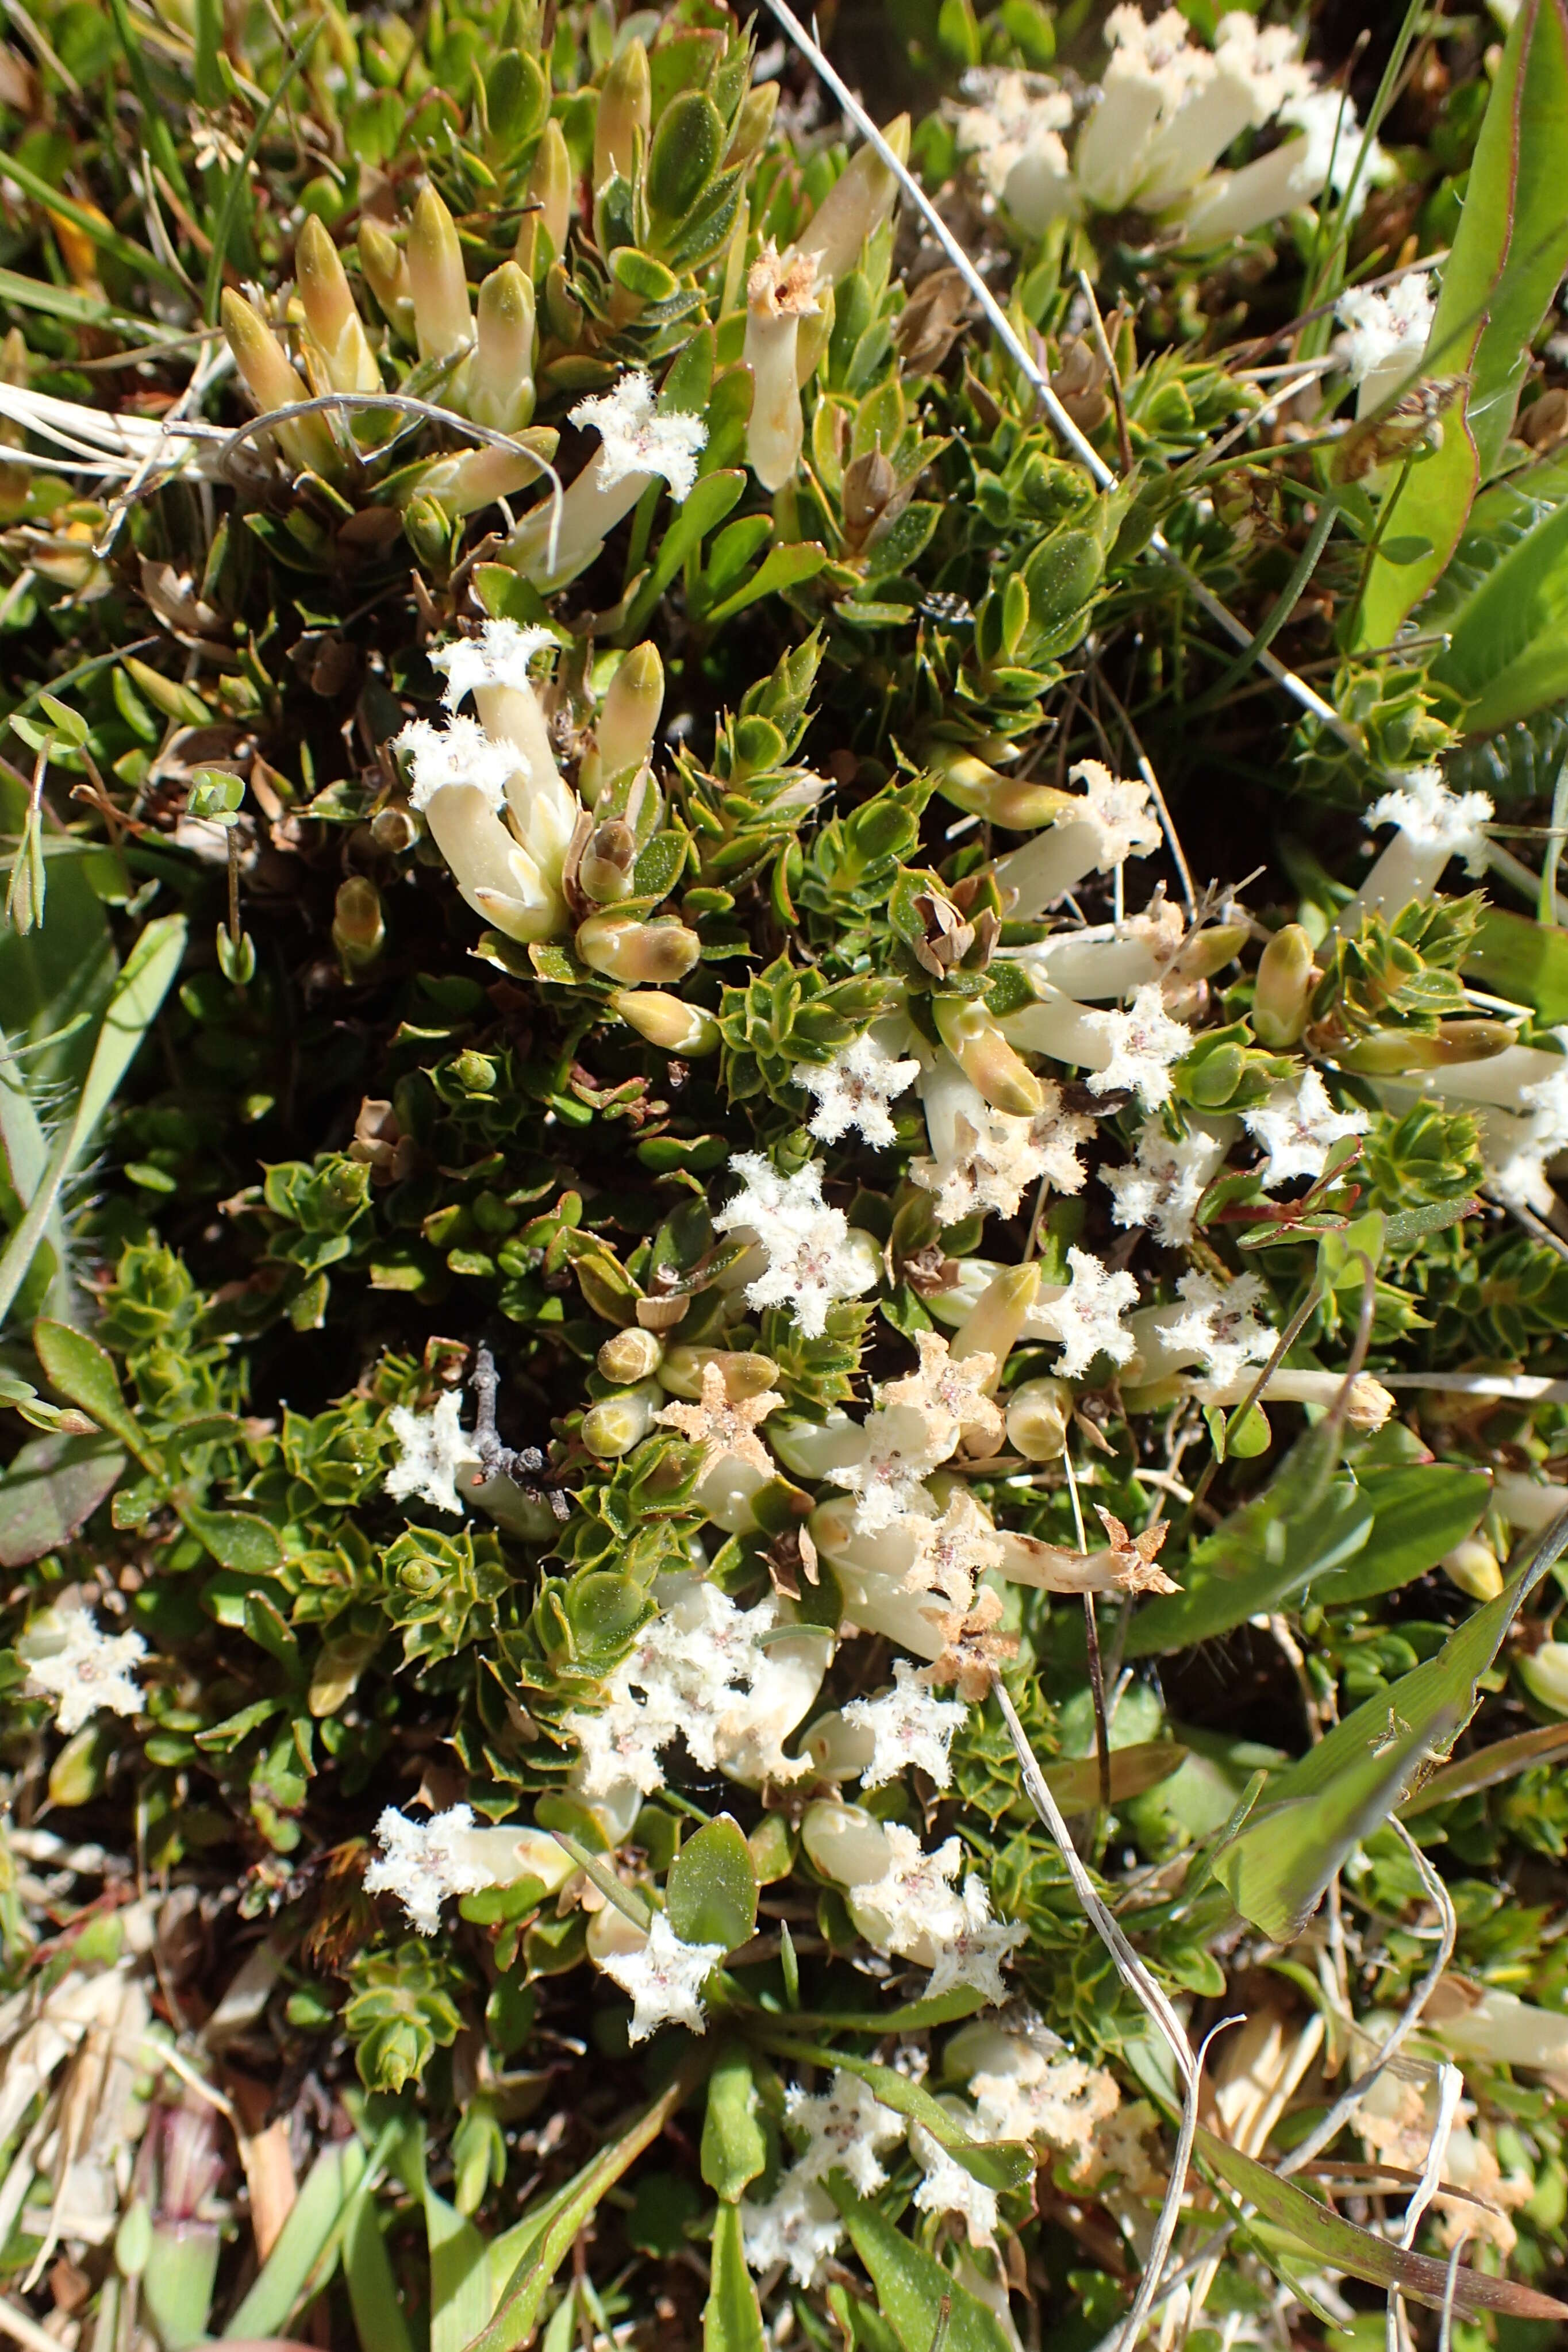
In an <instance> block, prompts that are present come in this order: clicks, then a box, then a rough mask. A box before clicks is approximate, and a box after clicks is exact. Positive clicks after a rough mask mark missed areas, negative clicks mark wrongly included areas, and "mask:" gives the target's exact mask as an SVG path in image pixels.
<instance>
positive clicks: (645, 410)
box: [571, 368, 708, 504]
mask: <svg viewBox="0 0 1568 2352" xmlns="http://www.w3.org/2000/svg"><path fill="white" fill-rule="evenodd" d="M571 415H572V422H573V424H574V425H580V426H584V427H585V426H587V425H592V426H593V427H594V430H595V432H596V433H597V434H598V436H599V441H600V445H601V446H600V453H599V458H598V469H599V470H598V481H599V487H600V488H601V489H606V490H607V489H609V488H612V487H613V486H614V484H616V482H624V481H625V480H626V478H627V476H628V475H632V474H647V475H649V476H651V475H654V474H658V475H662V477H663V478H664V479H665V481H667V482H668V485H669V491H670V496H671V497H672V498H673V499H675V500H676V501H677V503H678V504H679V501H680V500H681V499H684V498H686V497H687V496H688V495H689V492H690V490H691V488H692V487H693V485H694V484H695V482H696V480H697V460H698V458H699V457H700V456H701V454H702V451H703V449H704V447H705V446H706V445H707V440H708V427H707V425H705V424H704V423H703V421H702V419H701V417H700V416H688V415H681V414H679V413H677V414H675V415H660V414H659V410H658V397H657V395H656V394H655V392H654V388H653V380H652V378H651V377H650V376H649V375H648V373H647V370H646V369H645V368H628V369H627V371H626V374H625V375H624V376H622V378H621V380H620V382H619V383H617V384H616V385H614V386H613V387H612V388H611V390H610V391H608V392H597V393H595V394H592V396H591V397H590V398H588V399H587V400H580V401H579V402H578V403H577V405H576V407H575V408H574V409H573V411H572V412H571Z"/></svg>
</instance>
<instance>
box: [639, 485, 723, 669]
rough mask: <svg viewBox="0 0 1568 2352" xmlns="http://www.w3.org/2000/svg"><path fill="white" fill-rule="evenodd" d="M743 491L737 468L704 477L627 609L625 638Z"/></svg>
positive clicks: (644, 618)
mask: <svg viewBox="0 0 1568 2352" xmlns="http://www.w3.org/2000/svg"><path fill="white" fill-rule="evenodd" d="M745 487H746V477H745V473H744V471H743V470H742V468H740V467H734V468H731V469H727V470H725V471H723V472H721V473H716V474H704V475H703V477H702V478H701V480H700V482H699V483H698V484H697V486H696V488H694V489H693V490H692V491H691V493H690V495H689V497H688V498H687V499H685V500H684V501H683V503H682V504H681V506H680V508H679V510H678V512H677V514H676V516H675V520H673V521H672V522H671V524H670V526H669V529H668V530H667V531H666V532H665V534H664V537H663V538H662V539H661V540H660V541H659V545H658V554H657V555H656V556H655V557H654V560H653V563H652V566H651V567H650V569H649V570H648V572H647V574H646V575H645V577H644V579H643V581H642V583H641V585H640V586H639V588H638V589H637V593H636V595H635V596H634V597H633V598H632V601H631V603H630V604H628V605H627V607H626V624H625V635H626V636H627V637H635V636H636V635H637V632H638V631H639V630H640V629H641V628H642V627H643V626H644V625H645V624H646V623H647V618H648V616H649V614H651V613H653V612H654V611H655V610H656V609H657V607H658V601H659V598H660V597H661V596H662V595H663V594H664V592H665V590H666V589H667V588H668V586H669V583H670V582H671V581H672V580H673V579H674V578H675V575H676V573H677V572H679V570H680V568H681V566H682V564H683V563H684V562H686V560H687V558H688V556H690V555H695V554H696V552H697V550H698V549H699V548H700V546H701V544H702V541H704V540H705V539H706V538H707V536H708V533H709V532H710V530H716V529H717V528H718V526H719V524H720V523H721V522H722V521H723V520H724V518H725V516H726V515H727V514H728V513H729V511H730V509H731V507H732V506H733V505H734V504H735V501H736V500H737V499H739V497H740V495H741V493H742V490H743V489H744V488H745Z"/></svg>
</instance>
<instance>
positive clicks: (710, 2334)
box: [702, 2205, 766, 2352]
mask: <svg viewBox="0 0 1568 2352" xmlns="http://www.w3.org/2000/svg"><path fill="white" fill-rule="evenodd" d="M710 2264H711V2268H710V2273H709V2279H710V2284H709V2288H708V2301H707V2303H706V2305H704V2306H703V2312H702V2352H763V2345H764V2343H765V2342H766V2338H765V2336H763V2307H762V2305H761V2304H760V2303H759V2302H758V2300H757V2290H756V2284H755V2283H754V2281H753V2280H752V2273H751V2272H750V2271H749V2270H748V2269H747V2267H746V2250H745V2245H744V2242H743V2239H742V2230H741V2210H740V2208H739V2206H737V2205H721V2206H720V2208H719V2211H718V2216H717V2218H716V2220H715V2221H714V2223H713V2248H712V2252H711V2254H710Z"/></svg>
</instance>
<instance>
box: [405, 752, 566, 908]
mask: <svg viewBox="0 0 1568 2352" xmlns="http://www.w3.org/2000/svg"><path fill="white" fill-rule="evenodd" d="M394 749H395V750H397V751H405V752H406V753H407V755H408V760H409V766H410V770H411V773H412V777H413V792H412V793H411V795H410V797H411V799H412V802H413V804H414V806H415V807H416V809H417V810H419V812H420V813H421V814H422V815H423V816H424V818H425V822H426V824H427V825H428V826H429V828H430V833H431V837H432V839H433V840H434V842H435V844H436V846H437V849H438V850H439V851H440V853H441V855H442V856H443V857H444V858H445V859H446V861H447V865H448V866H449V867H450V868H451V871H452V878H453V880H454V881H455V882H456V883H457V885H458V890H459V892H460V893H461V895H462V898H463V899H464V900H465V902H466V903H467V904H468V906H470V907H471V908H473V910H474V912H475V914H477V915H479V916H480V917H482V918H483V919H484V920H485V921H486V922H488V923H493V924H494V925H495V927H496V929H497V930H499V931H504V932H505V933H506V935H507V937H508V938H509V939H514V940H548V939H552V938H554V937H555V936H556V934H557V933H559V932H561V931H563V930H564V929H566V908H565V903H564V901H563V898H562V897H561V894H560V891H559V889H558V888H557V887H556V881H557V880H558V879H559V873H560V864H559V859H557V860H556V864H555V871H554V877H553V878H552V877H551V875H550V874H549V873H548V871H547V870H546V866H542V865H541V863H540V860H539V859H538V858H537V857H535V856H533V855H532V854H531V851H530V850H529V849H527V848H526V847H524V845H522V843H521V842H520V841H519V840H518V838H517V837H516V835H514V834H512V833H510V832H509V831H508V829H507V827H506V825H505V824H502V822H501V819H500V813H499V812H500V806H501V803H502V801H503V799H505V798H507V797H508V796H509V794H510V788H511V786H512V782H513V779H514V778H515V777H516V775H517V772H518V755H517V753H516V751H514V750H513V749H512V748H511V746H510V745H509V744H504V743H495V742H492V741H491V740H490V739H489V736H488V735H487V734H486V733H485V731H484V729H483V728H482V727H480V726H479V724H478V722H477V721H476V720H474V719H453V721H452V723H451V725H450V726H449V727H447V728H446V729H444V730H443V729H439V728H436V727H432V726H431V725H430V724H429V722H428V720H426V719H413V720H411V721H410V723H409V725H408V726H406V727H405V729H404V730H403V732H402V733H401V734H400V735H399V736H397V737H396V739H395V744H394ZM556 781H557V782H559V779H557V780H556ZM562 789H563V790H564V786H563V787H562Z"/></svg>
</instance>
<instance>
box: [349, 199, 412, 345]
mask: <svg viewBox="0 0 1568 2352" xmlns="http://www.w3.org/2000/svg"><path fill="white" fill-rule="evenodd" d="M359 266H360V268H361V269H362V270H363V273H364V282H365V284H366V285H367V286H368V287H369V288H370V290H371V292H372V293H373V294H374V296H375V299H376V303H377V306H378V308H379V309H380V311H381V314H382V317H383V318H384V320H386V323H387V325H388V326H389V327H390V328H391V329H392V331H393V332H394V334H395V335H399V336H401V337H402V339H403V341H405V343H411V342H413V341H414V340H415V328H414V285H413V280H412V279H411V278H410V277H409V275H408V256H407V255H406V254H405V252H404V250H403V247H401V246H400V245H399V244H398V242H397V239H396V238H395V236H392V235H391V234H390V232H389V231H388V230H386V229H384V228H383V226H381V223H380V222H379V221H373V220H362V221H361V223H360V225H359Z"/></svg>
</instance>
